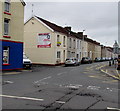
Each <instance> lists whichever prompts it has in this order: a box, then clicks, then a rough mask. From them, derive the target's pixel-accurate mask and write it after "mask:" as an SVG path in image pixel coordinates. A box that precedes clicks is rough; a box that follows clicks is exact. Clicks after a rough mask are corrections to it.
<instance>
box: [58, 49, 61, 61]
mask: <svg viewBox="0 0 120 111" xmlns="http://www.w3.org/2000/svg"><path fill="white" fill-rule="evenodd" d="M60 55H61V53H60V51H57V58H58V59H59V58H60Z"/></svg>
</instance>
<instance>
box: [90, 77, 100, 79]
mask: <svg viewBox="0 0 120 111" xmlns="http://www.w3.org/2000/svg"><path fill="white" fill-rule="evenodd" d="M89 77H92V78H99V79H100V76H89Z"/></svg>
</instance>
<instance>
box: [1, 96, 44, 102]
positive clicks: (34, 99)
mask: <svg viewBox="0 0 120 111" xmlns="http://www.w3.org/2000/svg"><path fill="white" fill-rule="evenodd" d="M0 96H1V97H5V98H13V99H24V100H33V101H44V99H38V98H29V97H19V96H10V95H0Z"/></svg>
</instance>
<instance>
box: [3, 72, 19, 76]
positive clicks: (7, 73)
mask: <svg viewBox="0 0 120 111" xmlns="http://www.w3.org/2000/svg"><path fill="white" fill-rule="evenodd" d="M20 73H21V72H6V73H2V74H3V75H9V74H10V75H11V74H20Z"/></svg>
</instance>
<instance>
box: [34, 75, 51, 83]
mask: <svg viewBox="0 0 120 111" xmlns="http://www.w3.org/2000/svg"><path fill="white" fill-rule="evenodd" d="M50 78H51V76H48V77H46V78H43V79H40V80H38V81H34V83H38V82H41V81H43V80H46V79H50Z"/></svg>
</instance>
